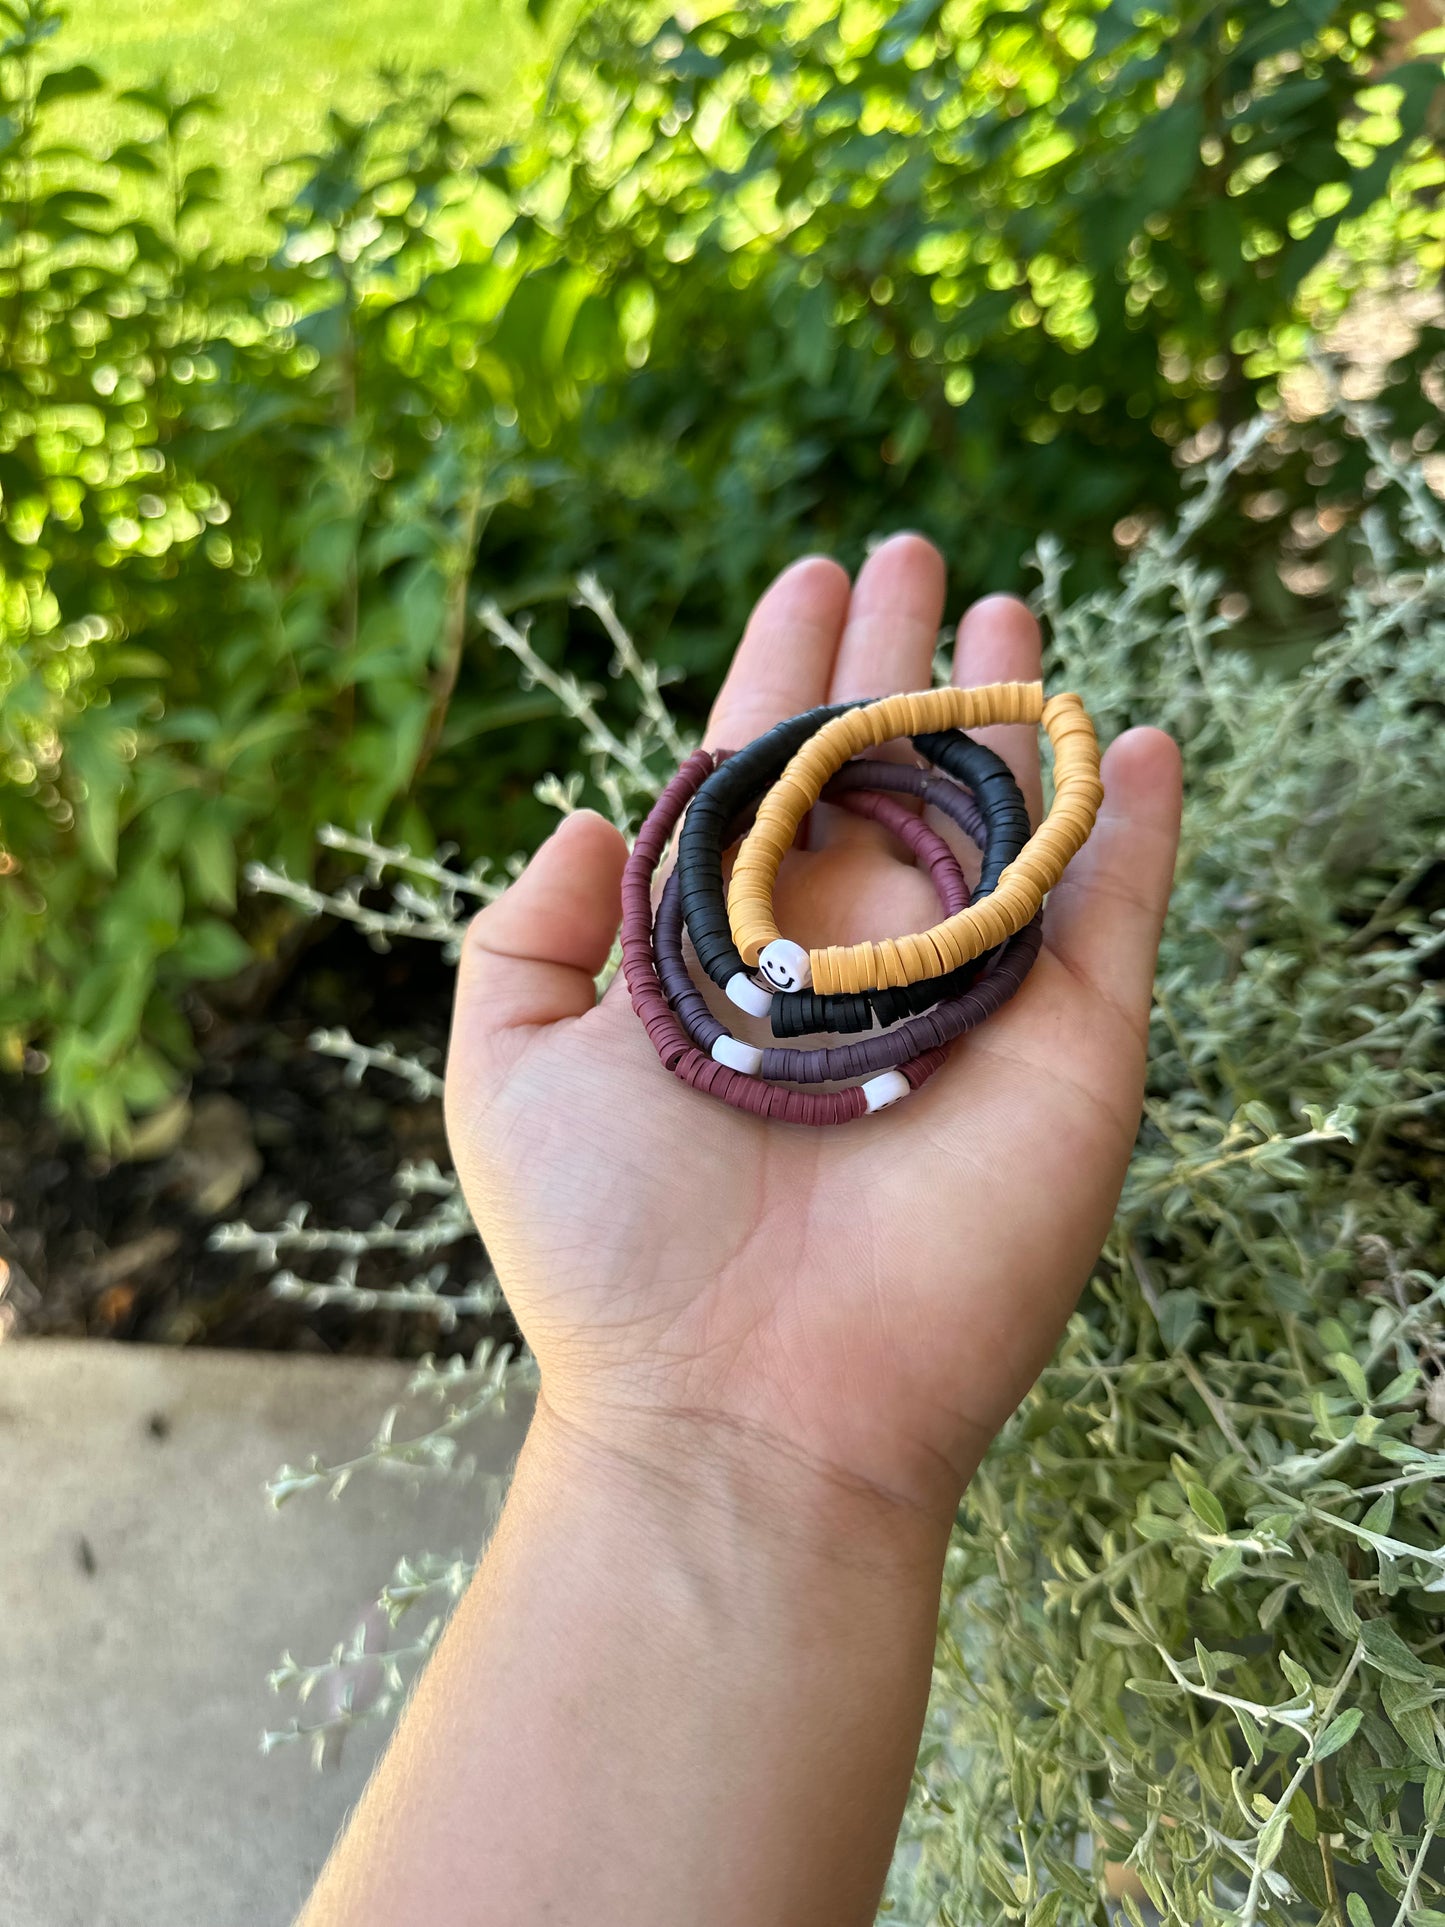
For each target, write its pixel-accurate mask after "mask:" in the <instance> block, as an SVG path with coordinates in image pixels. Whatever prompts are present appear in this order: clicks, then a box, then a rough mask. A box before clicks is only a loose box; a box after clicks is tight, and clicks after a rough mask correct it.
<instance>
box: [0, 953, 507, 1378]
mask: <svg viewBox="0 0 1445 1927" xmlns="http://www.w3.org/2000/svg"><path fill="white" fill-rule="evenodd" d="M451 991H452V972H451V970H450V969H449V968H447V967H446V966H444V965H443V963H442V962H441V959H440V957H439V956H438V955H437V954H436V953H434V952H433V951H431V950H430V949H429V948H427V947H425V946H422V945H419V944H409V945H406V946H404V947H402V948H399V949H398V950H396V951H394V952H391V953H389V954H385V955H380V954H378V953H377V952H375V951H373V950H372V949H370V947H369V946H368V945H367V944H366V943H365V941H364V940H362V939H361V938H359V937H358V936H357V935H356V934H355V933H354V932H353V931H352V930H350V929H348V928H346V927H341V928H331V929H329V930H327V931H326V932H325V933H324V934H323V935H322V936H321V937H320V939H319V941H317V942H315V943H314V944H313V945H312V946H311V947H310V948H308V949H307V950H306V951H304V952H303V953H302V955H301V956H300V958H299V959H298V960H297V962H296V965H295V967H294V968H293V969H292V970H291V972H290V974H289V975H288V977H287V978H286V981H285V982H284V983H283V984H282V985H281V986H280V988H279V989H278V990H277V991H276V992H275V994H274V995H273V996H272V997H271V998H270V999H269V1000H268V1002H267V1005H266V1007H265V1008H264V1009H262V1010H259V1011H255V1012H251V1013H245V1014H241V1015H237V1014H234V1013H225V1012H222V1011H220V1010H217V1009H215V1008H212V1007H210V1006H208V1005H206V1004H205V1003H202V1002H199V1001H198V1002H197V1003H196V1005H195V1007H194V1009H193V1010H192V1013H191V1014H192V1017H193V1021H194V1023H195V1028H196V1033H197V1042H198V1046H199V1049H200V1053H201V1063H200V1065H199V1067H198V1068H197V1069H196V1071H195V1072H194V1074H193V1076H192V1078H191V1080H190V1083H189V1087H188V1090H187V1091H186V1093H185V1095H184V1097H183V1098H182V1099H181V1100H179V1101H178V1103H177V1104H176V1105H175V1106H174V1107H172V1109H171V1111H170V1112H169V1113H167V1114H165V1115H163V1116H162V1118H160V1119H159V1120H157V1122H156V1125H155V1126H154V1127H153V1128H152V1130H151V1131H150V1133H149V1136H150V1140H151V1141H150V1142H149V1144H148V1145H146V1147H145V1150H146V1155H144V1156H141V1157H138V1158H133V1159H129V1160H124V1161H121V1160H112V1159H107V1158H104V1157H99V1156H97V1155H96V1154H95V1153H94V1152H92V1151H90V1150H88V1149H87V1148H86V1146H85V1145H84V1144H83V1143H81V1142H79V1141H78V1140H77V1139H76V1138H75V1137H74V1136H73V1135H71V1134H68V1133H67V1132H66V1131H65V1130H64V1129H63V1128H62V1127H61V1126H60V1125H59V1124H58V1123H57V1122H56V1120H55V1119H54V1118H53V1117H51V1116H49V1115H48V1114H47V1112H46V1110H45V1107H44V1098H43V1087H42V1084H41V1080H40V1079H39V1078H35V1077H28V1078H7V1079H4V1080H0V1284H3V1286H4V1289H3V1292H0V1321H3V1322H0V1335H4V1332H5V1330H6V1329H8V1330H9V1331H14V1332H23V1333H32V1334H48V1335H59V1336H68V1337H81V1336H84V1337H100V1338H110V1339H122V1340H127V1339H128V1340H142V1341H147V1342H158V1343H162V1344H176V1345H218V1346H239V1347H245V1348H252V1349H264V1350H272V1351H293V1350H294V1351H301V1350H305V1351H325V1352H337V1353H342V1352H345V1353H352V1354H361V1355H369V1356H381V1357H398V1358H409V1357H417V1356H420V1355H421V1354H423V1353H425V1352H436V1353H451V1352H470V1351H471V1350H472V1349H473V1347H474V1346H475V1345H476V1343H477V1341H478V1340H479V1339H480V1338H482V1337H483V1336H510V1335H511V1328H510V1326H509V1324H508V1323H507V1321H506V1320H505V1318H502V1319H500V1320H499V1319H493V1320H490V1321H487V1322H482V1321H479V1320H477V1319H461V1320H459V1321H458V1323H457V1325H456V1327H455V1329H454V1330H451V1331H446V1330H443V1329H442V1328H441V1325H440V1322H439V1321H438V1320H437V1319H436V1318H434V1317H431V1316H426V1315H418V1314H415V1313H394V1312H376V1313H367V1314H360V1313H357V1312H355V1311H353V1310H351V1309H349V1308H342V1307H326V1308H323V1309H319V1310H312V1309H308V1308H306V1307H304V1306H301V1305H297V1304H295V1303H291V1302H287V1301H285V1300H281V1299H278V1298H276V1297H275V1296H273V1295H272V1293H271V1292H270V1291H269V1290H268V1288H267V1282H266V1275H265V1274H264V1273H263V1272H261V1271H258V1269H257V1267H256V1262H255V1259H254V1257H253V1256H251V1255H249V1254H246V1253H235V1252H227V1251H216V1250H212V1249H211V1248H210V1242H209V1241H210V1238H211V1234H212V1232H213V1231H214V1230H215V1228H216V1227H217V1226H218V1225H220V1224H224V1223H228V1222H232V1221H234V1220H236V1219H244V1220H245V1221H246V1222H248V1223H250V1224H252V1225H255V1226H258V1227H263V1228H266V1227H270V1226H272V1225H275V1224H279V1223H280V1222H281V1221H282V1220H283V1219H284V1218H285V1217H286V1215H287V1214H288V1212H289V1211H291V1210H292V1208H293V1207H294V1206H295V1205H296V1204H297V1203H298V1202H303V1201H304V1202H305V1203H306V1204H307V1205H309V1206H310V1212H309V1215H308V1223H311V1224H314V1225H338V1226H345V1227H348V1228H354V1229H362V1228H364V1227H365V1226H367V1225H369V1224H373V1223H375V1222H376V1221H377V1220H378V1219H379V1218H381V1217H382V1215H383V1214H384V1213H385V1212H386V1211H387V1210H388V1208H390V1207H391V1206H392V1205H393V1204H394V1203H395V1202H396V1200H397V1193H396V1191H395V1189H394V1187H393V1182H392V1180H393V1176H394V1173H395V1171H396V1169H397V1167H398V1165H399V1164H401V1163H403V1162H412V1163H421V1162H423V1161H424V1160H426V1159H432V1160H434V1161H435V1162H436V1163H437V1164H438V1165H440V1166H441V1167H442V1169H444V1170H445V1169H447V1168H449V1160H448V1156H447V1149H446V1138H445V1133H444V1130H443V1125H442V1112H441V1104H440V1101H439V1100H434V1099H433V1100H428V1101H426V1102H423V1103H418V1102H417V1101H416V1100H415V1099H414V1098H413V1097H411V1095H410V1094H409V1092H408V1090H407V1088H406V1086H405V1085H404V1084H402V1083H401V1082H400V1081H399V1080H398V1079H395V1078H393V1077H391V1076H389V1075H387V1074H385V1073H377V1074H372V1073H369V1074H368V1075H367V1077H366V1079H365V1080H364V1082H363V1083H362V1084H361V1085H359V1086H357V1085H354V1084H351V1083H348V1082H347V1078H346V1066H345V1065H343V1064H341V1063H339V1062H337V1061H336V1060H334V1059H331V1058H326V1057H321V1056H318V1055H317V1054H316V1053H315V1052H314V1051H313V1050H311V1049H310V1048H309V1046H308V1043H307V1038H308V1037H309V1035H310V1034H311V1032H312V1031H313V1030H316V1029H318V1028H336V1027H340V1026H344V1027H345V1028H347V1029H349V1030H350V1031H351V1033H352V1035H353V1036H355V1037H356V1038H358V1039H359V1040H360V1041H362V1042H364V1043H372V1044H376V1043H380V1042H383V1041H385V1042H389V1043H391V1044H393V1045H395V1046H396V1048H397V1049H399V1050H403V1051H405V1052H407V1053H409V1054H414V1055H420V1056H421V1057H422V1058H423V1059H424V1061H428V1062H430V1063H434V1064H435V1065H436V1067H437V1068H438V1069H440V1066H441V1064H442V1062H443V1058H444V1052H445V1044H446V1027H447V1019H448V1015H449V1012H450V1007H451ZM421 1202H422V1204H423V1206H424V1207H425V1206H426V1205H427V1204H428V1203H429V1202H432V1201H428V1200H422V1201H421ZM439 1255H444V1254H439ZM292 1262H293V1264H294V1268H295V1269H296V1270H297V1271H298V1272H303V1273H304V1274H305V1275H308V1276H312V1277H318V1278H321V1277H325V1276H327V1275H329V1273H330V1272H331V1270H332V1269H333V1268H334V1267H333V1264H332V1263H331V1262H330V1261H328V1260H326V1259H322V1260H320V1261H312V1262H311V1263H310V1264H309V1266H308V1265H303V1263H302V1262H301V1261H298V1260H293V1261H292ZM423 1269H425V1263H423V1264H418V1262H417V1261H416V1260H415V1259H408V1258H406V1257H404V1256H399V1255H397V1254H394V1253H382V1254H377V1255H368V1256H367V1257H366V1258H365V1259H363V1261H362V1264H361V1268H360V1271H359V1274H358V1279H357V1282H358V1283H359V1284H360V1285H363V1286H370V1287H385V1286H387V1285H394V1284H403V1283H406V1282H408V1281H410V1280H411V1279H412V1278H413V1277H414V1276H415V1274H416V1273H417V1272H418V1271H419V1270H423ZM452 1270H453V1284H454V1285H455V1286H462V1285H466V1284H470V1283H473V1282H476V1281H478V1280H480V1279H481V1277H483V1276H484V1275H485V1272H486V1260H485V1257H484V1254H483V1252H482V1250H481V1247H480V1245H479V1244H476V1243H475V1242H470V1243H468V1244H467V1245H465V1246H458V1247H456V1249H455V1253H454V1255H453V1265H452Z"/></svg>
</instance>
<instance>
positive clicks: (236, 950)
mask: <svg viewBox="0 0 1445 1927" xmlns="http://www.w3.org/2000/svg"><path fill="white" fill-rule="evenodd" d="M250 961H251V952H250V948H249V947H248V945H247V944H246V943H245V942H243V940H242V939H241V938H240V937H239V936H238V935H237V934H236V932H235V931H234V930H233V929H232V928H231V926H230V925H229V924H226V923H222V922H220V921H219V920H218V919H217V918H215V917H207V918H206V919H205V920H204V921H203V922H201V923H196V924H191V925H190V926H189V927H188V928H187V929H185V930H183V931H182V932H181V935H180V937H179V938H178V939H177V941H176V943H175V945H174V947H173V948H172V950H171V951H170V952H169V954H168V956H167V958H166V967H167V970H168V971H169V972H171V973H172V974H174V973H175V972H176V971H177V970H179V971H182V972H184V973H185V975H186V976H188V977H190V978H192V979H194V980H196V981H197V982H204V981H206V980H208V979H213V978H219V977H234V976H235V974H236V972H237V971H238V970H241V969H243V968H244V967H245V966H246V964H248V963H249V962H250Z"/></svg>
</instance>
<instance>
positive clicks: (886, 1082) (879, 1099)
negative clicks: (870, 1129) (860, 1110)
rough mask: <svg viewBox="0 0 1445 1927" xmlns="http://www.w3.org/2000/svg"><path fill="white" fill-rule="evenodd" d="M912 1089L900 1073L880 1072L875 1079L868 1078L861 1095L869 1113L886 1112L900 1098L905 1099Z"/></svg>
mask: <svg viewBox="0 0 1445 1927" xmlns="http://www.w3.org/2000/svg"><path fill="white" fill-rule="evenodd" d="M912 1089H913V1086H912V1085H911V1084H910V1083H909V1081H908V1079H907V1078H906V1077H905V1076H904V1075H903V1073H902V1071H880V1072H879V1073H878V1075H877V1077H870V1078H869V1079H868V1081H867V1083H866V1084H865V1085H864V1086H863V1095H864V1097H866V1098H867V1100H868V1108H869V1110H870V1111H886V1110H887V1109H888V1106H889V1105H890V1104H896V1103H897V1102H898V1100H899V1098H900V1097H907V1095H908V1093H909V1092H910V1091H911V1090H912Z"/></svg>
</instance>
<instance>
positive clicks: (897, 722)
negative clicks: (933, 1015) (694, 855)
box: [728, 683, 1104, 995]
mask: <svg viewBox="0 0 1445 1927" xmlns="http://www.w3.org/2000/svg"><path fill="white" fill-rule="evenodd" d="M1040 721H1041V722H1042V723H1043V725H1044V727H1045V729H1046V730H1047V731H1048V734H1049V738H1050V740H1051V741H1052V743H1053V746H1054V800H1053V803H1052V804H1051V806H1050V809H1049V813H1048V815H1047V816H1046V817H1045V819H1044V821H1043V823H1042V824H1041V825H1040V826H1039V828H1038V829H1037V830H1036V831H1035V832H1034V834H1033V835H1032V836H1031V837H1030V838H1029V840H1028V842H1027V843H1026V844H1025V845H1024V848H1023V850H1022V851H1021V852H1020V853H1019V855H1018V856H1017V857H1015V858H1014V859H1013V860H1012V861H1011V862H1010V863H1009V864H1008V866H1007V867H1006V868H1005V870H1004V871H1003V873H1002V875H1001V876H1000V877H999V880H998V886H997V888H996V889H995V890H994V892H993V894H992V895H991V896H989V897H987V898H986V899H983V900H975V901H974V902H973V903H971V904H970V905H969V906H968V908H967V909H964V910H960V911H958V912H957V913H956V914H955V915H954V916H952V917H949V918H946V919H945V920H944V921H943V922H942V923H938V924H935V925H934V926H933V927H932V928H931V929H929V930H924V931H920V932H918V933H917V934H915V935H913V936H908V937H887V938H884V939H882V940H881V941H879V942H877V943H871V942H870V943H858V944H834V945H830V946H829V947H828V948H826V949H823V950H814V951H811V952H810V951H805V950H804V949H803V947H802V946H801V945H800V944H795V943H793V942H791V941H790V940H789V939H787V938H784V937H783V936H782V935H781V933H780V931H779V930H778V926H777V922H776V920H775V918H774V915H773V907H772V892H773V885H774V883H775V881H776V879H777V874H778V869H779V866H780V865H781V863H782V860H783V857H784V856H785V854H786V853H787V850H788V848H789V846H790V844H791V843H792V841H793V838H794V836H795V835H796V833H797V829H798V825H799V824H800V823H801V822H802V820H803V818H804V817H805V816H806V815H807V813H808V811H809V810H811V809H812V807H813V805H814V804H815V803H816V802H817V800H818V797H819V794H820V793H821V791H822V788H823V785H824V784H825V783H826V782H827V780H828V778H829V777H830V776H831V775H832V774H833V773H834V771H835V770H837V769H838V768H839V767H840V766H841V765H842V764H843V763H845V762H846V761H847V760H848V758H849V757H850V756H853V755H856V754H857V752H858V751H859V750H862V749H866V748H867V747H869V746H870V745H871V744H874V743H882V742H886V741H888V739H889V738H890V737H893V736H901V735H908V736H913V737H917V736H919V735H922V734H927V733H928V731H929V730H930V729H932V728H935V727H937V726H938V725H939V724H949V725H952V726H954V727H958V728H982V727H985V726H987V725H990V724H994V723H1020V722H1033V723H1037V722H1040ZM1103 794H1104V792H1103V786H1102V784H1101V783H1100V781H1099V746H1098V742H1097V740H1096V738H1095V736H1094V728H1093V725H1092V723H1091V722H1090V721H1089V718H1088V716H1087V714H1086V713H1085V711H1084V706H1083V704H1082V702H1081V701H1080V700H1079V698H1078V697H1077V696H1076V695H1073V694H1065V695H1059V696H1053V697H1051V698H1050V699H1049V700H1048V702H1045V701H1044V697H1043V687H1042V685H1041V684H1039V683H991V684H988V685H986V686H985V687H983V688H979V689H928V690H921V691H919V692H917V693H916V694H911V695H901V696H885V697H884V698H883V699H882V700H881V701H880V702H876V703H870V704H868V705H867V706H866V707H864V708H861V709H852V710H850V711H848V712H847V713H846V714H845V715H842V716H837V717H835V718H834V719H833V720H832V721H831V722H828V723H825V724H824V725H823V727H822V728H821V729H819V730H818V731H817V733H816V734H815V735H814V736H812V738H811V739H810V740H808V741H806V742H804V743H803V744H802V745H801V746H800V747H799V748H798V749H797V750H796V751H795V752H794V754H793V757H792V759H791V761H790V762H789V763H788V766H787V768H786V769H785V770H784V771H783V773H782V775H781V776H780V777H779V778H778V780H777V782H776V783H775V784H774V785H773V787H772V789H771V790H770V791H769V793H768V795H767V796H766V797H765V798H764V799H763V802H762V804H761V805H760V806H759V809H758V813H757V816H756V819H755V820H754V823H753V827H752V829H751V830H749V832H748V834H747V836H746V837H745V838H744V839H743V845H742V848H741V850H740V851H739V852H738V858H737V862H736V864H735V865H734V868H733V878H732V886H731V888H730V890H729V892H728V918H729V924H730V927H731V930H732V936H733V941H734V943H735V944H736V946H737V949H738V952H739V954H740V955H741V957H742V959H743V961H744V963H747V964H754V963H759V962H761V965H762V969H763V973H764V975H765V976H767V977H768V978H769V979H770V980H771V981H772V982H774V983H777V984H780V985H781V986H782V987H784V988H788V989H792V988H795V987H799V985H800V983H811V984H812V985H813V987H814V988H815V989H816V990H818V991H821V992H822V993H823V994H824V995H836V994H840V993H841V994H844V995H847V994H854V995H858V994H862V993H864V992H867V991H871V990H875V989H888V988H891V987H895V986H898V985H903V984H914V983H918V982H920V981H921V980H923V979H926V978H933V977H939V976H942V975H944V974H945V973H947V972H948V971H950V970H955V969H957V968H958V967H959V965H961V964H964V963H967V962H968V961H969V960H970V959H971V958H973V957H976V956H978V955H979V954H980V953H981V952H982V951H985V950H988V949H990V948H992V947H993V946H994V945H996V944H998V943H1001V942H1002V941H1003V939H1004V938H1005V937H1008V936H1011V935H1013V933H1014V932H1015V931H1017V930H1019V929H1021V928H1022V927H1023V925H1024V924H1025V923H1027V922H1028V921H1029V920H1030V919H1031V918H1032V917H1033V916H1034V915H1036V914H1037V912H1038V909H1039V907H1040V905H1041V903H1042V902H1043V898H1044V895H1045V893H1046V892H1047V891H1049V890H1050V889H1052V888H1053V886H1054V884H1056V883H1057V882H1058V880H1059V878H1060V877H1061V876H1062V874H1063V871H1064V867H1065V865H1066V864H1067V863H1068V861H1069V859H1070V858H1071V857H1072V856H1073V855H1074V854H1075V852H1076V851H1077V850H1079V849H1080V848H1081V846H1082V845H1083V843H1084V841H1085V839H1086V838H1087V836H1088V834H1089V832H1090V830H1091V829H1092V828H1093V826H1094V818H1095V816H1096V814H1097V812H1098V807H1099V804H1100V802H1101V801H1102V800H1103Z"/></svg>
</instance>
